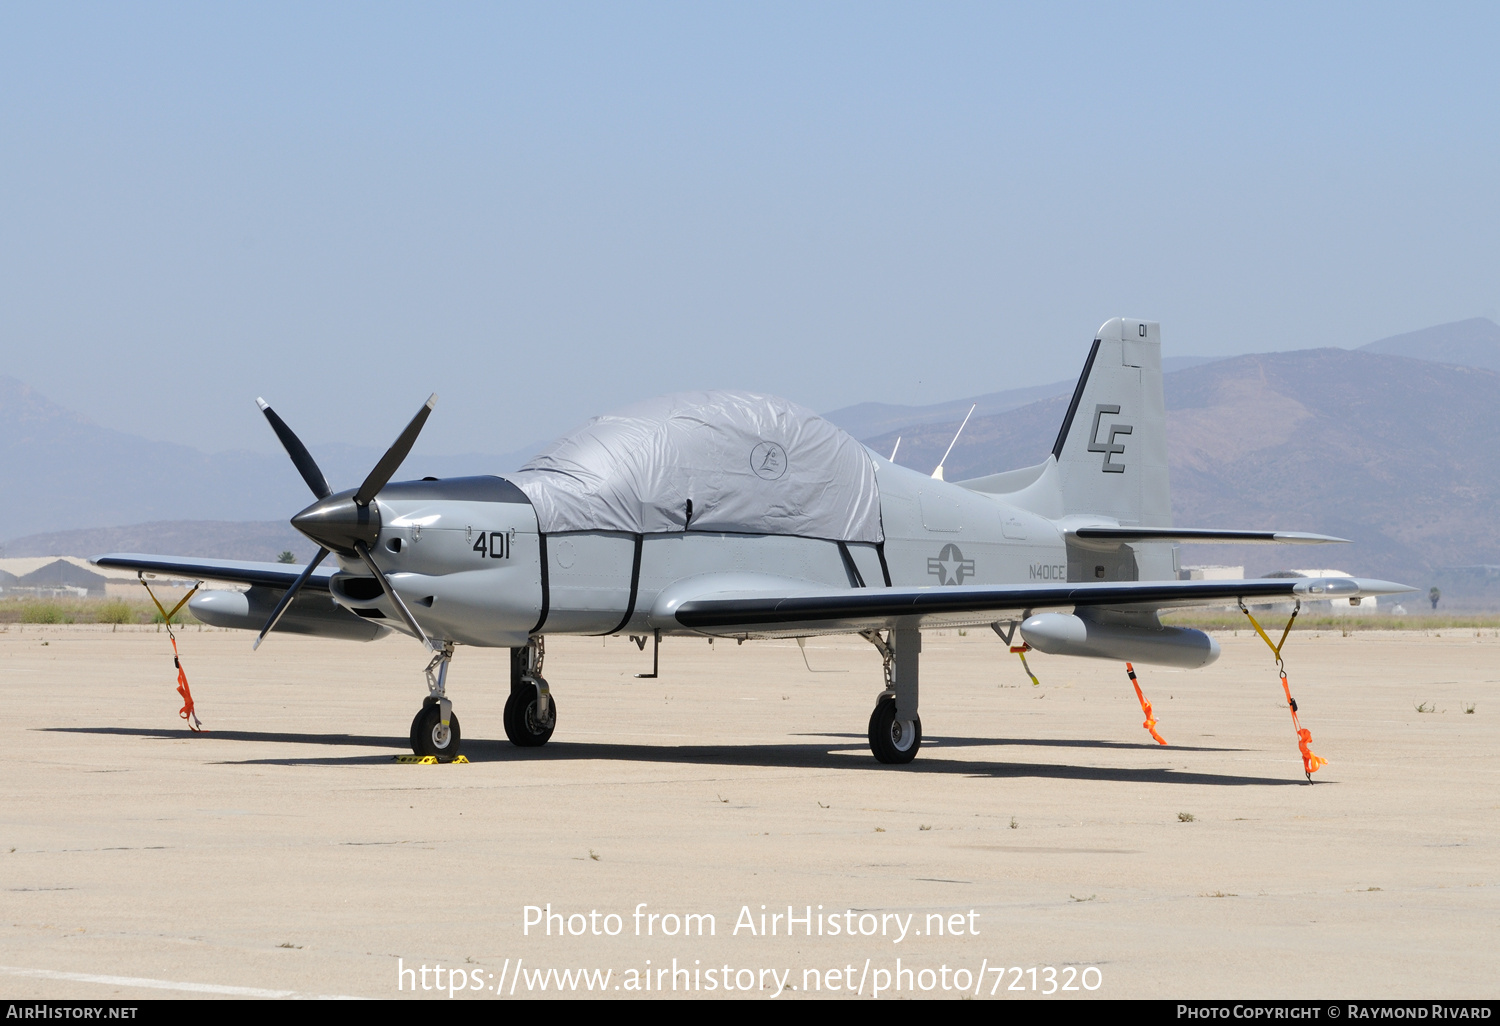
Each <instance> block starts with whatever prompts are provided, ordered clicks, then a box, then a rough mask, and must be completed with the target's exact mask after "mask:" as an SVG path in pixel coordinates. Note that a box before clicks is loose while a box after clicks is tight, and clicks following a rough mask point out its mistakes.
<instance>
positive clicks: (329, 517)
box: [292, 489, 380, 556]
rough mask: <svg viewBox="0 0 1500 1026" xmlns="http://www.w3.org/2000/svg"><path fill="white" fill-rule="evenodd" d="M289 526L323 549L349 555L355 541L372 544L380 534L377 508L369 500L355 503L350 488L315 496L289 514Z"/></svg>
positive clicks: (351, 553)
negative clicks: (293, 513) (304, 506)
mask: <svg viewBox="0 0 1500 1026" xmlns="http://www.w3.org/2000/svg"><path fill="white" fill-rule="evenodd" d="M292 526H293V527H295V528H296V529H297V530H299V531H301V532H302V533H303V534H305V535H307V536H308V537H309V538H311V539H312V540H313V541H315V542H317V543H318V544H319V545H321V546H323V547H324V548H325V549H332V550H333V551H334V552H338V553H342V554H343V555H346V556H352V555H354V554H355V551H354V543H355V542H356V541H362V542H364V543H365V544H366V545H374V544H375V540H376V538H377V537H379V535H380V511H379V510H378V509H377V508H376V507H375V504H374V503H373V502H372V503H370V504H369V505H368V506H360V505H357V504H356V503H355V501H354V491H353V490H352V489H351V490H349V491H347V492H339V493H338V494H337V495H330V496H329V497H328V498H326V499H319V500H318V501H317V502H315V503H313V504H312V505H311V506H309V507H307V508H306V509H304V510H303V511H302V512H301V513H298V514H297V515H296V516H294V517H292Z"/></svg>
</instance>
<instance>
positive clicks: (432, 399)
mask: <svg viewBox="0 0 1500 1026" xmlns="http://www.w3.org/2000/svg"><path fill="white" fill-rule="evenodd" d="M436 405H437V393H436V392H434V393H432V394H431V395H430V396H428V397H427V408H428V409H429V410H430V409H432V408H433V407H435V406H436Z"/></svg>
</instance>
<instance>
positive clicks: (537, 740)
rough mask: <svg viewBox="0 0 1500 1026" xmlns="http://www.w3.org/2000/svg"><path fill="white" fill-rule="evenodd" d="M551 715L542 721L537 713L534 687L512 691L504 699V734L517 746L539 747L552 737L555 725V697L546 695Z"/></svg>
mask: <svg viewBox="0 0 1500 1026" xmlns="http://www.w3.org/2000/svg"><path fill="white" fill-rule="evenodd" d="M548 704H549V705H551V706H552V716H551V717H550V718H549V720H548V722H546V723H543V722H542V720H541V718H540V717H539V716H538V715H537V708H536V688H534V687H531V686H530V685H528V686H526V687H523V688H522V689H521V690H520V691H512V692H511V693H510V697H509V698H507V699H506V700H505V736H506V737H508V738H510V743H511V744H513V745H516V746H517V747H519V748H540V747H541V746H542V745H544V744H546V743H547V741H548V739H550V738H551V737H552V730H553V728H554V727H556V726H557V699H556V698H553V697H551V696H550V695H549V696H548Z"/></svg>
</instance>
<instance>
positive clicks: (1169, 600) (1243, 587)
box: [651, 574, 1413, 638]
mask: <svg viewBox="0 0 1500 1026" xmlns="http://www.w3.org/2000/svg"><path fill="white" fill-rule="evenodd" d="M1412 590H1413V589H1411V588H1408V587H1407V586H1406V585H1404V584H1394V583H1392V582H1390V581H1375V580H1367V579H1361V578H1354V577H1298V578H1270V579H1259V580H1248V581H1245V580H1241V581H1104V582H1097V583H1096V582H1087V583H1076V584H1033V585H999V586H994V585H980V584H960V585H948V586H937V585H934V586H928V587H916V588H844V589H831V588H822V587H817V586H809V585H807V584H806V583H805V582H798V581H792V580H786V579H779V578H760V577H759V576H758V575H749V574H723V575H705V576H703V577H696V578H690V579H689V580H687V581H681V582H678V584H676V585H673V586H672V587H670V588H668V589H667V590H666V591H664V592H662V594H661V595H660V596H658V598H657V600H656V602H655V603H654V604H653V606H652V611H651V620H652V623H653V625H654V626H656V627H659V628H663V629H670V628H678V629H681V628H686V629H688V630H692V631H697V632H699V633H701V634H713V635H718V636H722V637H762V638H764V637H793V636H798V635H811V634H849V633H854V632H857V631H868V630H879V629H883V628H886V627H924V628H933V627H968V626H979V625H983V624H989V623H994V622H996V621H999V620H1014V619H1023V618H1025V617H1027V616H1030V615H1031V614H1032V613H1034V612H1040V611H1043V610H1048V611H1057V610H1069V609H1082V608H1088V607H1095V606H1097V607H1108V608H1112V609H1121V608H1124V609H1137V610H1140V611H1142V612H1145V611H1149V610H1155V609H1162V608H1167V607H1172V606H1197V605H1205V604H1213V603H1221V602H1233V601H1236V600H1239V599H1243V600H1244V601H1245V602H1267V601H1274V600H1286V599H1304V600H1309V599H1328V598H1365V597H1369V596H1375V595H1396V594H1400V593H1402V592H1408V591H1412Z"/></svg>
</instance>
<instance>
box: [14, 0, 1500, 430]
mask: <svg viewBox="0 0 1500 1026" xmlns="http://www.w3.org/2000/svg"><path fill="white" fill-rule="evenodd" d="M1497 39H1500V6H1497V5H1494V4H1474V5H1463V4H1448V5H1434V4H1410V5H1404V6H1387V5H1378V4H1372V3H1358V4H1350V5H1346V6H1340V5H1334V4H1311V5H1310V4H1306V3H1297V4H1291V5H1286V6H1283V7H1277V6H1273V5H1271V4H1266V3H1254V4H1246V5H1238V6H1237V5H1230V4H1203V3H1191V4H1183V5H1144V4H1128V5H1115V6H1087V5H1086V6H1076V5H1075V6H1069V5H1063V4H1055V3H1049V4H1033V5H1029V6H1026V7H1010V6H1004V5H1000V4H995V3H989V4H976V5H968V4H933V3H920V4H917V3H913V4H900V5H891V4H878V3H871V2H868V0H865V2H859V3H853V4H836V3H806V2H803V3H795V4H787V5H775V4H769V3H755V4H738V5H737V4H728V3H688V4H606V3H590V4H583V5H568V4H564V3H557V2H551V0H549V2H547V3H532V4H527V5H506V4H496V3H486V4H481V5H476V6H464V5H460V4H455V3H442V4H422V5H417V4H410V5H377V4H371V3H359V4H348V5H337V4H310V3H296V4H288V5H277V4H271V3H264V2H258V3H255V4H247V5H231V4H219V3H189V4H183V5H162V4H148V3H130V4H113V3H100V4H95V5H67V4H61V3H31V4H25V3H11V4H6V5H4V6H0V354H3V361H0V372H5V373H10V374H12V375H14V376H16V377H18V378H20V379H22V380H23V381H26V382H28V383H30V384H32V385H34V386H36V387H37V388H39V389H41V390H42V391H43V392H45V393H47V394H49V395H50V396H51V397H52V398H54V399H55V400H57V401H59V402H61V403H63V404H64V405H67V406H70V407H73V408H76V409H78V410H81V411H83V412H85V413H87V414H88V415H90V416H91V417H93V418H94V419H95V420H97V421H99V422H100V423H102V424H105V425H107V426H110V427H116V428H121V429H124V430H129V431H133V432H137V433H141V434H145V435H148V436H151V437H157V438H166V437H175V438H179V439H181V440H185V441H189V442H191V443H192V444H195V445H198V446H199V447H201V448H205V449H222V448H231V447H245V448H254V449H260V450H265V451H270V450H272V449H274V448H275V446H276V443H275V439H274V437H273V436H272V435H271V433H270V431H269V430H268V429H267V428H266V426H265V424H264V422H263V421H262V420H261V419H260V417H259V414H258V412H257V411H256V409H255V405H254V402H253V400H254V398H255V396H256V395H261V394H263V395H265V396H266V397H267V398H268V399H270V400H271V401H272V403H273V404H274V405H276V406H277V408H278V410H279V411H280V412H281V413H282V414H283V415H284V416H285V417H286V418H287V419H288V420H289V421H290V422H291V423H292V424H293V425H294V426H295V427H296V428H297V429H298V430H299V431H300V432H301V433H302V435H303V437H304V439H306V440H307V441H308V442H309V443H312V444H313V445H314V447H316V444H317V443H318V442H331V441H340V442H353V443H360V442H363V443H368V444H376V445H384V444H387V443H388V442H389V441H390V440H391V438H393V437H394V435H395V433H396V432H397V430H399V428H400V426H401V425H402V424H403V423H404V422H405V421H406V419H407V418H408V417H410V416H411V414H412V413H414V412H415V411H416V409H417V407H418V406H419V405H420V404H421V402H422V400H423V399H424V398H425V397H426V395H427V393H428V392H429V391H437V392H438V393H440V395H441V401H440V403H439V405H438V408H437V412H436V415H435V416H434V417H433V418H432V420H431V422H430V424H429V426H428V429H427V435H426V437H425V438H424V447H425V448H428V449H430V450H432V451H440V452H455V451H464V450H479V451H493V452H502V451H508V450H511V449H514V448H517V447H519V446H521V445H523V444H525V443H527V442H530V441H533V440H537V439H545V438H548V437H550V436H552V435H554V434H556V433H558V432H560V431H562V430H564V429H566V428H568V427H570V426H572V425H573V424H574V423H576V422H578V421H580V420H582V419H583V418H585V417H586V416H588V415H590V414H592V413H597V412H602V411H604V410H607V409H610V408H613V407H618V406H621V405H624V404H626V403H628V402H631V401H634V400H635V399H638V398H643V397H645V396H648V395H652V394H656V393H660V392H666V391H675V390H681V389H688V388H700V387H742V388H753V389H761V390H766V391H771V392H775V393H779V394H783V395H786V396H788V397H789V398H792V399H795V400H797V401H799V402H802V403H804V404H806V405H808V406H811V407H813V408H815V409H818V410H829V409H833V408H836V407H839V406H842V405H846V404H849V403H852V402H857V401H861V400H867V399H877V400H885V401H893V402H932V401H937V400H940V399H947V398H954V397H957V396H961V395H966V394H972V393H977V392H984V391H992V390H996V389H1001V388H1005V387H1010V386H1015V385H1024V384H1034V383H1039V382H1045V381H1051V380H1056V379H1059V378H1065V377H1071V376H1072V375H1074V374H1076V373H1077V370H1078V368H1079V366H1080V365H1081V363H1082V360H1083V357H1084V355H1085V352H1086V347H1087V343H1088V341H1089V339H1090V338H1091V337H1092V335H1091V333H1092V332H1093V330H1094V328H1095V327H1097V326H1098V324H1099V323H1100V322H1102V321H1104V320H1105V319H1106V318H1108V317H1111V316H1115V315H1118V314H1124V315H1131V316H1141V317H1148V318H1153V319H1157V320H1160V321H1161V322H1162V325H1163V327H1162V335H1163V340H1164V347H1165V351H1166V352H1167V353H1169V354H1173V353H1176V354H1187V353H1194V354H1214V353H1235V352H1247V351H1256V350H1266V349H1285V348H1301V347H1307V346H1317V345H1339V346H1351V345H1359V344H1362V343H1365V342H1368V341H1372V340H1374V339H1376V338H1379V337H1382V336H1385V335H1391V334H1395V333H1397V332H1403V331H1409V330H1413V329H1416V328H1421V327H1425V326H1427V325H1430V324H1435V323H1439V322H1443V321H1451V320H1458V319H1461V318H1466V317H1474V316H1490V317H1496V316H1497V308H1500V246H1497V239H1500V201H1497V199H1496V189H1497V186H1500V159H1497V158H1500V133H1497V131H1496V128H1497V119H1500V88H1497V79H1500V61H1497V58H1496V50H1495V43H1496V40H1497Z"/></svg>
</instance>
